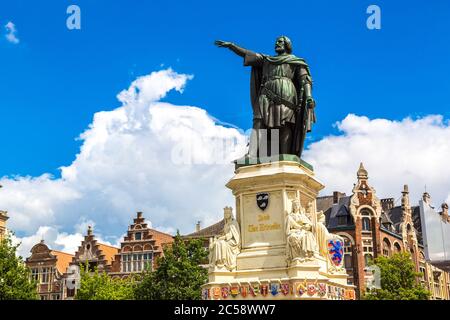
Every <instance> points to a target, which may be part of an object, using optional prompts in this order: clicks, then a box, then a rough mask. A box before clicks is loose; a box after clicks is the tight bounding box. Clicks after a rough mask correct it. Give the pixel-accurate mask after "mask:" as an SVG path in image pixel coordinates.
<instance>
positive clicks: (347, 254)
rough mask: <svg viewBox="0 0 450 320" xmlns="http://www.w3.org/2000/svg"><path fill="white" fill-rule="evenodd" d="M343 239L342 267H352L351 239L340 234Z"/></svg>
mask: <svg viewBox="0 0 450 320" xmlns="http://www.w3.org/2000/svg"><path fill="white" fill-rule="evenodd" d="M340 236H341V237H342V238H343V239H344V268H345V269H347V270H348V269H352V268H353V257H352V241H351V240H350V239H349V238H348V237H346V236H344V235H342V234H341V235H340Z"/></svg>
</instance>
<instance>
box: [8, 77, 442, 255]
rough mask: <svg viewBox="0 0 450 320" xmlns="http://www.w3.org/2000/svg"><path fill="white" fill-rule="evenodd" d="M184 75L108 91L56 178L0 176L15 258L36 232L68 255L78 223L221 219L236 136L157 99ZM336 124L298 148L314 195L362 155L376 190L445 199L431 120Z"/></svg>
mask: <svg viewBox="0 0 450 320" xmlns="http://www.w3.org/2000/svg"><path fill="white" fill-rule="evenodd" d="M189 79H192V76H189V75H184V74H178V73H176V72H174V71H173V70H171V69H167V70H162V71H158V72H153V73H151V74H149V75H146V76H144V77H140V78H138V79H136V80H135V81H134V82H133V83H132V84H131V85H130V87H129V88H128V89H126V90H123V91H122V92H120V93H119V94H118V96H117V97H118V100H119V101H120V103H121V106H120V107H118V108H116V109H113V110H111V111H101V112H97V113H96V114H95V115H94V118H93V122H92V123H91V125H90V126H89V128H88V129H87V130H86V131H85V132H83V133H82V134H81V135H80V139H81V140H82V146H81V148H80V152H79V153H78V154H77V155H76V158H75V160H74V161H73V163H72V164H71V165H69V166H67V167H62V168H61V178H59V179H54V178H52V177H51V176H50V175H48V174H44V175H42V176H40V177H3V178H2V179H0V184H2V185H3V186H4V188H3V189H1V191H0V204H1V207H2V209H7V210H8V212H9V216H10V220H9V227H10V228H11V229H12V230H15V231H16V232H17V234H18V235H19V236H20V239H21V240H22V243H23V245H22V247H21V253H25V256H26V255H28V251H29V249H30V248H31V246H32V245H33V244H35V243H37V242H39V241H40V240H41V239H42V238H44V239H45V241H46V242H47V243H48V244H49V245H50V246H51V247H52V248H53V249H59V250H63V251H68V252H72V253H73V252H74V250H75V249H76V247H77V246H78V245H79V243H80V241H81V239H82V236H83V235H85V234H86V229H87V225H95V229H94V234H95V235H96V236H97V237H99V238H100V239H102V241H105V242H109V243H112V244H114V245H118V243H119V242H120V240H121V237H122V236H123V233H124V232H126V230H127V227H128V225H129V224H130V223H131V221H132V219H133V218H134V216H135V212H136V211H143V212H144V216H145V217H146V218H147V220H148V221H149V222H151V223H150V224H151V225H152V226H153V227H154V228H156V229H159V230H162V231H167V232H171V233H174V232H175V231H176V230H177V229H180V231H181V232H182V233H188V232H191V231H194V228H195V223H196V222H197V221H198V220H201V221H202V225H204V226H206V225H208V224H211V223H214V222H217V220H219V219H221V218H222V214H223V213H222V208H223V207H224V206H225V205H233V204H234V201H233V196H232V194H231V192H230V191H229V190H228V189H227V188H226V187H225V184H226V182H227V181H228V180H229V179H230V178H231V177H232V175H233V165H232V164H231V161H232V160H233V159H236V158H238V157H240V156H241V155H242V154H243V153H244V151H245V150H244V149H245V147H244V146H245V142H246V138H245V135H244V134H242V132H240V131H238V130H237V129H234V128H230V127H225V126H223V125H221V124H219V123H218V122H217V121H215V120H214V119H213V118H212V117H211V116H209V115H208V114H207V112H206V111H205V110H203V109H201V108H198V107H192V106H176V105H172V104H170V103H167V102H161V99H162V98H164V97H165V96H166V95H167V93H168V92H169V91H171V90H175V91H178V92H182V91H183V89H184V87H185V85H186V83H187V81H188V80H189ZM337 128H338V129H339V131H340V132H339V133H338V134H337V135H331V136H327V137H325V138H323V139H322V140H320V141H318V142H315V143H312V144H311V145H310V146H309V148H308V149H307V150H306V151H305V159H306V160H307V161H308V162H310V163H311V164H313V165H314V167H315V171H316V173H317V175H318V177H319V178H320V179H321V180H322V181H323V182H324V183H325V184H326V186H327V188H326V189H325V190H324V193H330V192H332V191H334V190H342V191H346V192H348V193H349V192H350V191H351V187H352V185H353V183H354V182H355V180H356V170H357V168H358V165H359V162H360V161H363V162H364V163H365V165H366V168H367V169H368V170H369V174H370V182H371V184H372V185H373V186H374V187H375V188H376V189H377V191H378V192H379V195H380V197H391V196H392V197H398V196H400V191H401V190H402V186H403V184H405V183H407V184H409V185H410V190H411V192H412V201H413V203H414V202H417V200H418V198H419V197H420V195H421V193H422V191H423V189H424V186H425V185H427V189H428V190H429V192H430V193H431V194H432V196H433V197H434V199H436V201H443V200H444V199H445V198H447V197H448V190H450V185H449V183H450V179H449V174H448V172H449V171H448V169H447V162H448V160H447V159H448V158H449V157H450V145H449V144H448V141H450V126H449V123H448V122H446V121H444V120H443V118H442V117H441V116H427V117H425V118H422V119H416V120H413V119H410V118H406V119H404V120H402V121H391V120H386V119H372V120H371V119H368V118H367V117H363V116H356V115H348V116H347V117H346V118H345V119H344V120H343V121H342V122H339V123H338V124H337ZM225 149H226V150H227V151H224V150H225Z"/></svg>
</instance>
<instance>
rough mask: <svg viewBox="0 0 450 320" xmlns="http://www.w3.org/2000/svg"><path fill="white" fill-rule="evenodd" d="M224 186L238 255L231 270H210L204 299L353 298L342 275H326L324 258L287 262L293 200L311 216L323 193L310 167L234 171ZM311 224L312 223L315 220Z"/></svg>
mask: <svg viewBox="0 0 450 320" xmlns="http://www.w3.org/2000/svg"><path fill="white" fill-rule="evenodd" d="M226 186H227V187H228V188H230V189H231V190H232V192H233V195H234V196H235V198H236V219H237V221H238V223H239V226H240V232H241V251H240V253H239V254H238V256H237V258H236V268H235V269H234V270H232V271H229V270H226V269H218V268H217V267H216V268H214V269H210V272H209V282H208V283H207V284H206V285H205V286H204V287H203V297H204V299H233V297H234V298H235V299H333V298H335V299H344V297H345V296H346V295H347V298H349V297H350V296H352V295H353V294H354V291H353V287H352V286H348V285H347V274H346V273H345V270H342V269H341V270H340V271H336V270H335V271H334V272H333V273H332V272H330V270H331V268H330V267H331V266H330V263H331V260H330V259H328V257H322V256H320V255H319V253H317V255H316V256H315V257H314V259H312V260H310V261H304V262H299V261H295V263H290V262H288V261H287V256H286V227H285V219H286V215H287V214H288V213H289V212H291V210H292V208H291V204H292V201H293V200H294V199H299V200H300V203H301V205H302V207H304V208H308V207H310V208H312V212H314V213H315V212H316V211H317V210H316V198H317V195H318V193H319V191H320V190H321V189H323V188H324V185H323V184H322V183H321V182H320V181H319V180H318V179H317V178H316V177H315V176H314V172H313V171H312V168H310V167H308V166H306V165H304V164H302V163H300V162H299V161H277V162H271V163H261V164H256V165H248V164H246V165H243V166H236V171H235V175H234V177H233V178H232V179H231V180H230V181H229V182H228V183H227V185H226ZM258 199H259V200H258ZM310 203H311V204H312V207H311V206H309V205H310ZM310 219H311V220H312V223H313V224H314V225H315V224H317V220H316V216H315V215H312V216H311V218H310ZM255 291H259V293H258V292H255ZM352 292H353V293H352Z"/></svg>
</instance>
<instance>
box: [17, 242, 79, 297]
mask: <svg viewBox="0 0 450 320" xmlns="http://www.w3.org/2000/svg"><path fill="white" fill-rule="evenodd" d="M73 257H74V256H73V255H71V254H68V253H65V252H61V251H56V250H50V249H49V247H48V246H47V245H46V244H45V243H44V240H42V241H41V242H40V243H38V244H36V245H35V246H33V248H32V249H31V256H30V257H28V258H27V259H26V261H25V263H26V265H27V266H28V267H29V268H30V270H31V277H32V278H33V279H34V280H35V281H36V282H37V283H38V287H37V291H38V293H39V296H40V297H41V299H42V300H62V299H64V297H65V296H66V287H65V285H64V283H65V282H64V273H65V272H66V269H67V267H68V266H69V263H70V262H71V261H72V259H73Z"/></svg>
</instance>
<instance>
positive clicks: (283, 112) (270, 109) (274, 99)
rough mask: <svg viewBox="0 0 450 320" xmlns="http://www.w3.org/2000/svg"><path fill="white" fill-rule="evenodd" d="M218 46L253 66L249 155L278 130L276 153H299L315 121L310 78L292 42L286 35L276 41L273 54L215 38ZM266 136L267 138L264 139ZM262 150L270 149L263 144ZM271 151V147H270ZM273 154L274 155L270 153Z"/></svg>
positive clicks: (256, 150)
mask: <svg viewBox="0 0 450 320" xmlns="http://www.w3.org/2000/svg"><path fill="white" fill-rule="evenodd" d="M215 44H216V45H217V46H219V47H224V48H229V49H230V50H232V51H233V52H235V53H236V54H237V55H239V56H241V57H243V58H244V65H245V66H251V67H252V73H251V81H250V87H251V88H250V93H251V102H252V108H253V129H254V130H253V133H252V135H251V137H250V146H249V154H248V155H249V156H250V157H252V158H256V157H262V156H265V155H263V154H261V152H260V151H261V149H260V148H261V145H262V143H267V141H266V142H265V141H263V140H268V141H270V138H268V139H267V135H264V134H263V132H264V130H267V131H266V132H268V135H269V137H270V134H271V132H272V134H273V129H278V130H279V131H278V134H279V141H277V142H279V150H277V151H275V152H277V154H293V155H297V156H299V157H300V156H301V154H302V151H303V144H304V140H305V136H306V133H307V132H310V131H311V126H312V123H314V122H316V118H315V113H314V107H315V102H314V99H313V98H312V93H311V91H312V78H311V74H310V71H309V67H308V65H307V64H306V62H305V60H304V59H301V58H298V57H296V56H295V55H293V54H292V43H291V40H289V38H288V37H286V36H281V37H278V39H277V40H276V43H275V52H276V54H277V55H276V56H269V55H264V54H260V53H255V52H252V51H250V50H247V49H244V48H241V47H239V46H237V45H235V44H234V43H232V42H225V41H220V40H218V41H216V42H215ZM264 137H266V138H264ZM265 150H270V148H267V147H265ZM271 150H272V151H273V150H274V148H273V147H272V149H271ZM272 155H273V154H272Z"/></svg>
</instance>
